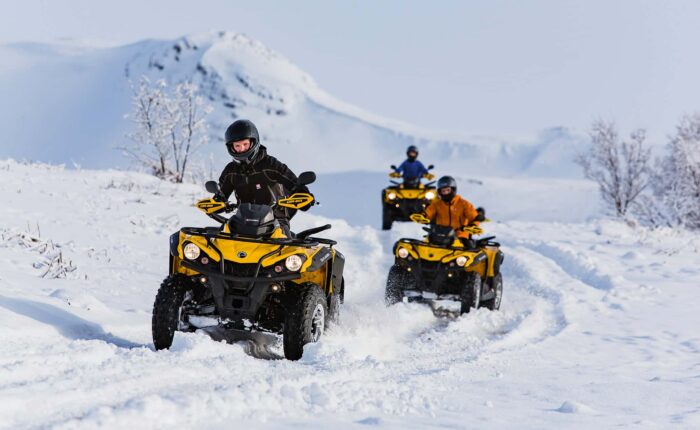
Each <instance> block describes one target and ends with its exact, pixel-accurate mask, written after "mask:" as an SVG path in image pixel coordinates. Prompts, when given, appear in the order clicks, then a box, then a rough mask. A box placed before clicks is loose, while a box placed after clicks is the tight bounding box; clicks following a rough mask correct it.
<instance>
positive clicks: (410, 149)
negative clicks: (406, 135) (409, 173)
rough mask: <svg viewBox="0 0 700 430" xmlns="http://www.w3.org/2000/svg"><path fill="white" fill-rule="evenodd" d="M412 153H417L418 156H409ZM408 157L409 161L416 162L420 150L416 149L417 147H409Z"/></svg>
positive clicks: (407, 150)
mask: <svg viewBox="0 0 700 430" xmlns="http://www.w3.org/2000/svg"><path fill="white" fill-rule="evenodd" d="M411 152H415V153H416V156H415V157H411V156H410V155H408V154H410V153H411ZM406 156H408V159H409V160H411V161H413V160H415V159H416V158H418V148H416V146H415V145H411V146H409V147H408V149H406Z"/></svg>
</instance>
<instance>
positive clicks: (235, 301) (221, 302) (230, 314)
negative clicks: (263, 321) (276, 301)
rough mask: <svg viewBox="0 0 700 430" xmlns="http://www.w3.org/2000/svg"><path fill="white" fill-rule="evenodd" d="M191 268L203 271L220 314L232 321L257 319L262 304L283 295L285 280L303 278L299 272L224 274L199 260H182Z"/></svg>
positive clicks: (205, 282) (206, 283)
mask: <svg viewBox="0 0 700 430" xmlns="http://www.w3.org/2000/svg"><path fill="white" fill-rule="evenodd" d="M182 264H183V265H184V266H185V267H187V268H188V269H191V270H194V271H196V272H198V273H201V274H202V275H203V276H202V277H201V280H200V282H201V283H202V284H203V285H204V286H205V287H208V288H211V292H212V296H213V297H214V303H215V304H216V309H217V311H218V313H219V316H220V317H221V318H222V319H224V320H226V319H228V320H231V321H232V322H241V321H243V320H246V319H247V320H249V321H255V320H256V319H257V318H256V317H257V315H258V311H259V310H260V307H261V306H262V305H263V303H265V301H266V300H267V299H268V297H269V296H271V295H276V294H281V293H283V291H284V288H285V284H284V283H285V281H291V280H294V279H299V278H300V277H301V275H300V274H299V273H297V272H295V273H283V274H271V273H263V274H260V273H257V274H255V275H254V276H238V275H231V274H226V273H221V271H219V270H215V269H212V268H209V267H206V266H203V265H201V264H198V263H194V262H191V261H182Z"/></svg>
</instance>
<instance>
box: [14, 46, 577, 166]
mask: <svg viewBox="0 0 700 430" xmlns="http://www.w3.org/2000/svg"><path fill="white" fill-rule="evenodd" d="M141 75H146V76H149V77H150V78H151V79H154V80H156V79H160V78H163V79H166V80H167V81H169V82H180V81H182V80H191V81H193V82H195V83H196V84H197V85H199V87H200V88H201V91H202V94H204V95H205V96H206V97H207V98H208V100H209V101H210V103H211V104H212V106H213V107H214V109H215V110H214V113H213V114H212V115H211V116H210V117H209V119H210V123H211V140H212V143H211V144H210V146H209V147H208V148H206V149H204V150H202V151H201V153H200V156H201V157H203V158H205V159H206V158H208V154H213V158H214V159H215V160H217V161H216V164H217V167H220V166H221V164H223V162H224V161H225V157H222V155H224V154H225V153H224V152H223V149H222V147H221V146H220V144H221V136H222V135H223V130H224V129H225V127H226V126H227V125H228V124H229V123H230V122H231V121H232V120H234V119H235V118H249V119H252V120H253V121H254V122H255V123H256V124H258V126H259V129H260V130H261V132H262V136H263V140H264V143H265V144H266V145H268V146H269V147H270V150H271V152H272V153H273V154H274V155H277V156H278V158H280V159H282V160H284V161H285V162H287V164H289V165H290V166H291V167H292V168H293V169H294V170H311V169H313V170H316V171H318V172H319V173H326V172H347V171H353V170H364V171H366V170H369V171H375V172H378V171H382V172H384V171H386V170H387V169H388V166H389V165H390V164H396V163H398V162H400V161H401V159H402V157H403V154H404V151H405V148H406V147H407V146H408V145H410V144H416V145H418V146H419V148H420V149H421V153H422V154H421V157H422V159H423V160H424V161H426V162H427V163H433V164H435V165H436V166H437V168H438V172H439V173H441V172H453V173H457V172H461V173H463V174H464V175H491V176H493V175H526V176H546V177H554V176H557V177H568V178H574V177H578V176H579V169H577V168H573V167H572V162H571V159H572V157H573V154H575V153H577V152H578V151H580V149H581V145H584V144H585V143H584V142H585V138H584V137H583V136H581V135H580V134H578V133H575V132H571V131H569V130H566V129H563V128H554V129H551V130H546V131H543V132H542V133H540V134H539V135H537V136H517V137H513V136H500V137H499V136H495V137H494V136H489V137H484V136H464V135H461V136H459V135H457V136H455V135H449V134H446V133H443V132H431V131H428V130H422V129H420V128H419V127H418V126H414V125H408V124H403V123H400V122H398V121H393V120H386V119H383V118H379V117H377V116H375V115H372V114H369V113H367V112H364V111H362V110H361V109H359V108H356V107H353V106H349V105H347V104H345V103H343V102H341V101H339V100H336V99H335V98H333V97H332V96H331V95H329V94H327V93H326V92H324V91H323V90H322V89H320V88H319V87H318V86H317V85H316V84H315V83H314V81H313V79H312V78H311V77H310V76H309V75H308V74H306V73H305V72H304V71H302V70H300V69H299V68H298V67H296V66H295V65H294V64H292V63H291V62H290V61H289V60H287V59H286V58H284V57H283V56H282V55H280V54H278V53H276V52H274V51H272V50H271V49H269V48H267V47H265V46H264V45H262V44H261V43H260V42H257V41H255V40H253V39H251V38H249V37H247V36H245V35H242V34H233V33H227V32H212V33H209V34H203V35H195V36H188V37H183V38H180V39H177V40H165V41H163V40H148V41H143V42H139V43H135V44H132V45H128V46H121V47H108V48H105V47H92V46H84V45H78V44H63V45H40V44H14V45H7V46H2V47H0V93H1V94H3V97H2V100H1V101H0V129H1V130H3V132H2V135H1V136H2V137H0V142H1V144H0V158H6V157H13V158H16V159H29V160H39V161H43V162H51V163H65V164H67V165H69V166H71V165H73V163H76V164H79V165H82V166H83V167H88V168H110V167H122V168H123V167H128V166H129V164H128V160H126V159H125V158H124V157H123V156H122V155H121V154H120V153H119V152H118V151H116V150H115V149H114V147H115V146H118V145H120V144H124V142H125V138H124V133H125V132H126V131H127V130H129V129H130V127H131V123H130V122H129V121H128V120H126V119H124V114H126V113H128V112H129V111H130V108H131V106H130V94H131V90H130V87H129V81H130V80H131V81H133V82H136V81H138V80H139V79H140V76H141ZM407 91H410V88H408V89H407Z"/></svg>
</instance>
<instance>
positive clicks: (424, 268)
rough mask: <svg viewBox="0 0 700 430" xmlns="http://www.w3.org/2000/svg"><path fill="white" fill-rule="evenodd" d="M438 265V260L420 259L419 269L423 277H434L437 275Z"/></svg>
mask: <svg viewBox="0 0 700 430" xmlns="http://www.w3.org/2000/svg"><path fill="white" fill-rule="evenodd" d="M439 267H440V262H439V261H425V260H421V262H420V269H421V272H422V273H423V277H424V278H428V279H434V278H435V276H437V273H438V268H439Z"/></svg>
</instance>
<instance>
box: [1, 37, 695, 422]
mask: <svg viewBox="0 0 700 430" xmlns="http://www.w3.org/2000/svg"><path fill="white" fill-rule="evenodd" d="M0 65H1V66H2V67H0V77H2V79H0V93H2V94H3V98H2V104H1V105H0V128H1V129H2V130H3V134H2V136H3V137H2V139H1V140H0V183H2V187H0V199H2V201H3V208H2V210H0V339H2V342H0V428H8V429H10V428H11V429H24V428H58V429H82V428H85V429H94V428H139V429H140V428H166V427H170V428H172V427H174V426H176V427H178V428H202V427H206V428H215V429H216V428H222V429H223V428H230V427H231V426H232V425H233V426H239V427H246V428H260V429H268V428H269V429H281V428H300V427H304V428H307V427H311V428H331V427H337V428H358V429H361V428H367V427H368V426H369V427H378V428H401V429H412V428H426V427H428V428H446V427H447V428H518V429H521V428H533V429H540V428H555V427H557V428H559V427H561V428H574V429H575V428H582V429H589V428H611V427H615V426H624V427H640V428H668V427H671V426H674V425H675V426H677V427H680V428H698V427H700V406H699V405H698V401H697V399H699V398H700V371H699V368H698V366H699V365H698V363H700V335H698V333H697V326H698V324H699V323H700V321H699V320H698V316H697V308H698V306H699V305H700V303H699V302H700V299H699V298H698V297H699V296H698V285H700V235H698V234H697V233H691V232H688V231H685V230H681V229H668V228H661V229H656V230H649V229H645V228H642V227H639V226H635V225H633V224H627V223H624V222H621V221H617V220H613V219H608V218H606V217H605V216H604V215H603V213H604V211H603V210H602V206H601V203H600V199H599V196H598V190H597V187H596V186H595V184H593V183H591V182H589V181H584V180H581V179H580V169H579V168H578V167H576V166H575V165H574V164H573V162H572V158H573V154H575V153H577V152H580V150H581V148H583V147H584V146H585V144H586V143H585V141H586V138H585V136H582V135H581V134H580V133H579V132H577V131H572V130H568V129H566V128H552V129H549V130H545V131H543V132H541V133H540V134H538V135H536V136H505V135H503V136H475V135H462V136H459V135H451V134H446V133H442V132H435V131H426V130H418V129H416V128H415V127H414V126H413V125H411V124H403V123H401V122H398V121H393V120H388V119H384V118H380V117H377V116H376V115H373V114H371V113H367V112H365V111H363V110H361V109H359V108H357V107H353V106H349V105H347V104H345V103H343V102H342V101H339V100H337V99H335V98H334V97H332V96H331V95H329V94H327V93H325V92H324V91H323V90H322V89H320V88H319V87H318V86H317V85H316V84H315V83H314V81H313V79H312V78H311V77H310V76H309V75H308V74H306V73H305V72H304V71H302V70H301V69H299V68H298V67H296V66H295V65H294V64H293V63H292V62H291V61H289V60H287V59H286V58H284V57H283V56H282V55H281V54H279V53H276V52H274V51H273V50H271V49H269V48H267V47H265V46H264V45H263V44H261V43H260V42H257V41H255V40H254V39H252V38H250V37H248V36H244V35H240V34H234V33H227V32H212V33H207V34H200V35H192V36H187V37H183V38H180V39H176V40H147V41H143V42H139V43H135V44H132V45H127V46H122V47H109V48H105V47H96V46H90V45H85V44H75V43H65V44H60V45H45V44H20V45H7V46H2V47H0ZM141 74H146V75H148V76H149V77H150V78H151V79H158V78H165V79H167V80H169V81H171V82H180V81H182V80H184V79H191V80H193V81H194V82H195V83H196V84H197V85H199V86H200V88H201V89H202V91H203V92H204V95H205V96H207V97H208V98H209V100H210V101H211V102H212V104H213V107H214V112H213V114H212V116H211V121H212V122H211V124H212V127H211V129H212V132H213V133H214V136H212V140H213V141H215V142H218V141H220V135H221V134H222V133H223V129H224V128H225V127H226V125H228V123H229V122H230V121H231V120H232V119H233V118H238V117H250V118H252V119H254V120H255V122H256V123H258V125H259V128H260V130H261V133H262V136H263V140H264V143H265V144H266V145H267V146H268V147H269V149H270V152H271V153H272V154H273V155H275V156H278V158H280V159H281V160H282V161H284V162H285V163H287V164H289V165H290V167H291V168H292V169H293V170H294V171H295V172H301V171H304V170H314V171H316V172H318V173H319V175H318V181H317V182H316V183H314V184H313V185H312V186H311V189H312V192H313V193H314V194H315V196H316V197H317V199H318V201H320V202H321V206H316V207H314V208H313V209H312V210H311V211H309V212H307V213H300V214H299V215H298V216H297V217H296V218H295V219H294V221H293V225H292V227H293V229H294V230H297V231H299V230H302V229H305V228H310V227H313V226H316V225H321V224H325V223H331V224H332V225H333V229H332V230H330V231H329V232H327V235H328V236H329V237H331V238H333V239H336V240H337V241H338V248H339V249H340V250H341V251H342V252H343V253H344V254H345V255H346V258H347V264H346V268H345V270H346V273H345V278H346V303H345V305H344V306H343V308H342V311H341V324H340V325H339V326H335V327H332V328H330V329H329V331H328V332H327V333H326V334H325V335H324V337H323V338H322V339H321V341H320V342H319V343H316V344H312V345H308V346H307V347H306V349H305V353H304V357H303V358H302V360H300V361H298V362H289V361H286V360H281V359H280V349H279V345H253V344H250V343H238V344H235V345H229V344H225V343H221V342H216V341H214V340H212V339H211V338H209V337H208V336H206V335H205V334H203V333H201V332H198V333H193V334H183V333H177V334H176V337H175V341H174V344H173V347H172V348H171V349H170V350H167V351H158V352H156V351H155V350H154V348H153V345H152V340H151V331H150V330H151V328H150V324H151V307H152V304H153V299H154V297H155V294H156V291H157V289H158V286H159V284H160V282H161V280H162V279H163V278H164V277H165V275H166V272H167V261H168V255H167V253H168V237H169V235H170V234H171V233H173V232H174V231H177V230H178V229H179V228H180V227H182V226H188V225H189V226H202V225H211V222H210V221H211V220H209V219H208V218H206V217H205V216H204V215H202V214H201V213H200V212H199V211H197V210H196V209H195V208H194V207H193V206H192V205H193V203H194V202H195V201H196V200H197V199H199V198H201V197H203V196H205V195H206V193H205V191H204V189H203V187H202V186H200V185H195V184H180V185H175V184H171V183H167V182H162V181H159V180H157V179H156V178H153V177H151V176H147V175H144V174H140V173H136V172H130V171H128V170H114V169H116V168H119V169H123V168H124V167H128V165H126V164H125V163H124V159H123V158H122V157H121V156H120V155H119V154H118V153H117V152H116V151H115V150H114V149H113V147H114V146H116V145H118V144H123V143H124V140H123V139H124V137H123V136H124V133H125V132H126V131H127V126H128V125H129V122H128V121H126V120H125V119H124V118H123V115H124V114H125V113H127V112H128V110H129V103H130V100H129V87H128V79H136V78H138V77H139V76H140V75H141ZM409 144H417V145H419V147H420V151H421V155H420V157H421V159H422V160H423V161H424V162H426V164H430V163H433V164H435V165H436V168H435V173H436V174H437V175H442V174H452V175H454V176H455V177H456V179H457V181H458V184H459V193H460V194H461V195H463V196H464V197H466V198H467V199H469V200H470V201H472V202H473V203H474V204H475V205H477V206H484V207H485V208H486V210H487V216H488V217H489V218H490V219H491V220H492V221H491V222H490V223H488V224H486V225H485V227H486V233H487V234H489V235H490V234H495V235H496V236H497V237H498V240H499V241H500V242H501V243H502V245H503V247H502V249H503V251H504V253H505V255H506V259H505V262H504V265H503V271H504V285H505V286H504V295H503V304H502V308H501V310H500V311H498V312H490V311H488V310H486V309H480V310H478V311H476V312H472V313H470V314H467V315H464V316H460V317H437V316H435V315H434V314H433V312H432V311H431V310H430V308H429V307H427V306H422V305H418V304H399V305H396V306H394V307H391V308H386V307H385V306H384V304H383V292H384V282H385V279H386V274H387V272H388V269H389V267H390V265H391V264H392V257H391V248H392V245H393V243H394V242H395V241H396V240H397V239H399V238H401V237H418V236H420V235H421V234H422V233H421V228H420V226H418V225H414V224H409V223H396V224H395V225H394V228H393V229H392V230H391V231H389V232H385V231H380V230H378V227H379V220H380V205H379V193H380V190H381V189H382V188H383V187H385V186H387V185H388V177H387V173H388V166H389V165H390V164H396V163H398V162H399V161H401V159H402V158H403V157H402V155H403V152H404V149H405V147H406V146H407V145H409ZM207 153H212V154H213V155H214V159H215V160H216V163H218V164H217V165H216V166H214V171H216V170H217V168H218V167H220V166H219V164H223V163H225V162H226V160H227V157H226V156H224V155H225V153H224V152H223V148H221V147H219V146H216V145H210V146H209V148H208V149H207V150H206V151H203V152H202V155H203V156H206V155H207ZM8 157H15V158H17V159H20V160H26V159H32V160H40V161H43V162H47V163H51V164H41V163H27V162H18V161H14V160H12V159H10V158H8ZM59 164H65V165H67V166H70V167H69V168H65V167H62V166H60V165H59ZM81 166H82V167H81ZM232 423H235V424H232Z"/></svg>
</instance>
